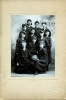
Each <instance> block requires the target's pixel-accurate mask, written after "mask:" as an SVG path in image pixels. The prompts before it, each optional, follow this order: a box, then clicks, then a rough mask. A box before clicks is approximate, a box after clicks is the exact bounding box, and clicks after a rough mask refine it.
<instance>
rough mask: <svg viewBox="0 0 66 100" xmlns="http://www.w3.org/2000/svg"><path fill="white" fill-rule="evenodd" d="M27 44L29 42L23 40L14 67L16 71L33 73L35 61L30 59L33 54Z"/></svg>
mask: <svg viewBox="0 0 66 100" xmlns="http://www.w3.org/2000/svg"><path fill="white" fill-rule="evenodd" d="M26 44H27V43H26V42H25V41H22V42H21V45H20V47H19V48H18V56H17V61H16V67H15V69H14V71H15V72H16V73H25V74H27V73H28V74H30V73H33V69H34V63H33V62H32V61H31V60H30V58H31V55H30V53H29V51H28V50H27V49H26Z"/></svg>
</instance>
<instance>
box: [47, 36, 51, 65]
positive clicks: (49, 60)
mask: <svg viewBox="0 0 66 100" xmlns="http://www.w3.org/2000/svg"><path fill="white" fill-rule="evenodd" d="M46 47H47V51H48V64H50V63H51V62H52V59H51V37H47V38H46Z"/></svg>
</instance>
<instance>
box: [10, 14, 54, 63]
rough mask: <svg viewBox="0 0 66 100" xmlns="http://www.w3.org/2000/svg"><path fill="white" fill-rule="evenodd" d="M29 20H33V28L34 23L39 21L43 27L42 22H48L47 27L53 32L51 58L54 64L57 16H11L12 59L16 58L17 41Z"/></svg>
mask: <svg viewBox="0 0 66 100" xmlns="http://www.w3.org/2000/svg"><path fill="white" fill-rule="evenodd" d="M27 19H31V20H32V26H33V27H35V24H34V22H35V21H36V20H37V21H39V22H40V25H39V26H40V27H42V24H41V23H42V22H47V27H48V28H49V29H50V31H51V39H52V47H51V56H52V62H53V63H54V62H55V16H54V15H41V16H39V15H25V16H23V15H12V16H11V59H12V60H13V58H14V53H15V46H16V40H17V38H18V35H19V32H20V31H21V29H22V24H24V23H27Z"/></svg>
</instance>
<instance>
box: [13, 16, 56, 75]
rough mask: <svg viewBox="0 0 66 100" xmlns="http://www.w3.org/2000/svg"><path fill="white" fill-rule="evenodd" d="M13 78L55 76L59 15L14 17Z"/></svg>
mask: <svg viewBox="0 0 66 100" xmlns="http://www.w3.org/2000/svg"><path fill="white" fill-rule="evenodd" d="M11 76H55V15H12V16H11Z"/></svg>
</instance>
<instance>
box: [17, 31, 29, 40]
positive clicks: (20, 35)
mask: <svg viewBox="0 0 66 100" xmlns="http://www.w3.org/2000/svg"><path fill="white" fill-rule="evenodd" d="M23 32H24V33H25V35H26V36H25V40H26V42H27V40H28V33H27V31H23V30H22V31H21V32H20V33H19V37H18V38H21V37H22V33H23Z"/></svg>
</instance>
